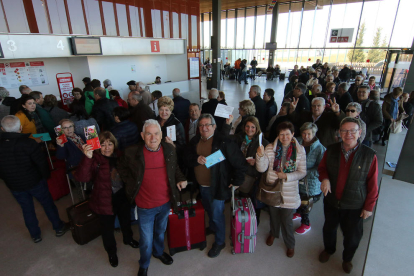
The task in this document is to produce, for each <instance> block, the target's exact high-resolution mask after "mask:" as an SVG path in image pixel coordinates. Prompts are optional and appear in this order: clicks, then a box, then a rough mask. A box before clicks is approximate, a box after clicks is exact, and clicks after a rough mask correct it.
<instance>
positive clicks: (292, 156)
mask: <svg viewBox="0 0 414 276" xmlns="http://www.w3.org/2000/svg"><path fill="white" fill-rule="evenodd" d="M282 158H283V146H282V143H281V142H280V141H279V140H277V146H276V152H275V161H274V162H273V170H274V171H275V172H279V171H280V167H281V166H282ZM295 170H296V142H295V140H294V139H292V141H291V142H290V145H289V148H288V149H287V152H286V163H285V164H284V165H283V172H284V173H290V172H294V171H295Z"/></svg>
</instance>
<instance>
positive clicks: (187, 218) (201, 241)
mask: <svg viewBox="0 0 414 276" xmlns="http://www.w3.org/2000/svg"><path fill="white" fill-rule="evenodd" d="M167 238H168V247H169V248H170V255H171V256H172V255H174V254H175V253H177V252H182V251H187V250H191V249H194V248H199V249H200V250H204V248H206V246H207V243H206V229H205V223H204V208H203V205H202V204H201V202H200V201H198V202H197V203H196V204H195V205H192V204H190V205H189V206H188V205H182V206H181V207H179V212H178V214H174V213H172V212H171V213H170V215H169V217H168V227H167Z"/></svg>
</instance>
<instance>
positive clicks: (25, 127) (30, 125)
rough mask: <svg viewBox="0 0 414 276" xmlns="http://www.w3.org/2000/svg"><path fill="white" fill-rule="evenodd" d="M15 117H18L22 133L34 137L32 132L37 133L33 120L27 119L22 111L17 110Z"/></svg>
mask: <svg viewBox="0 0 414 276" xmlns="http://www.w3.org/2000/svg"><path fill="white" fill-rule="evenodd" d="M16 117H17V118H19V120H20V124H21V125H22V133H30V134H31V135H30V138H32V139H34V137H33V135H32V134H36V133H37V131H36V125H35V122H34V120H31V121H29V119H28V118H27V117H26V115H25V114H24V113H23V112H22V111H19V112H17V113H16Z"/></svg>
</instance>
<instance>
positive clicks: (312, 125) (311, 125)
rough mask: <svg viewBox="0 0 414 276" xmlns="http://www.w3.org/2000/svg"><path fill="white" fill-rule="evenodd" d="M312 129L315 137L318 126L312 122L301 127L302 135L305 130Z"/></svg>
mask: <svg viewBox="0 0 414 276" xmlns="http://www.w3.org/2000/svg"><path fill="white" fill-rule="evenodd" d="M308 129H311V130H312V133H313V136H315V134H316V132H317V131H318V126H317V125H316V124H314V123H311V122H306V123H304V124H303V125H302V126H301V127H300V133H302V132H304V131H305V130H308Z"/></svg>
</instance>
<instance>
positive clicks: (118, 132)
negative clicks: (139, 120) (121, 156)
mask: <svg viewBox="0 0 414 276" xmlns="http://www.w3.org/2000/svg"><path fill="white" fill-rule="evenodd" d="M111 132H112V134H113V135H114V136H115V138H116V140H117V141H118V149H119V150H124V149H125V148H127V147H129V146H132V145H135V144H137V143H138V142H139V141H140V131H138V128H137V126H136V125H135V124H134V123H133V122H131V121H130V120H125V121H123V122H120V123H116V124H115V126H113V127H112V128H111Z"/></svg>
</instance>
